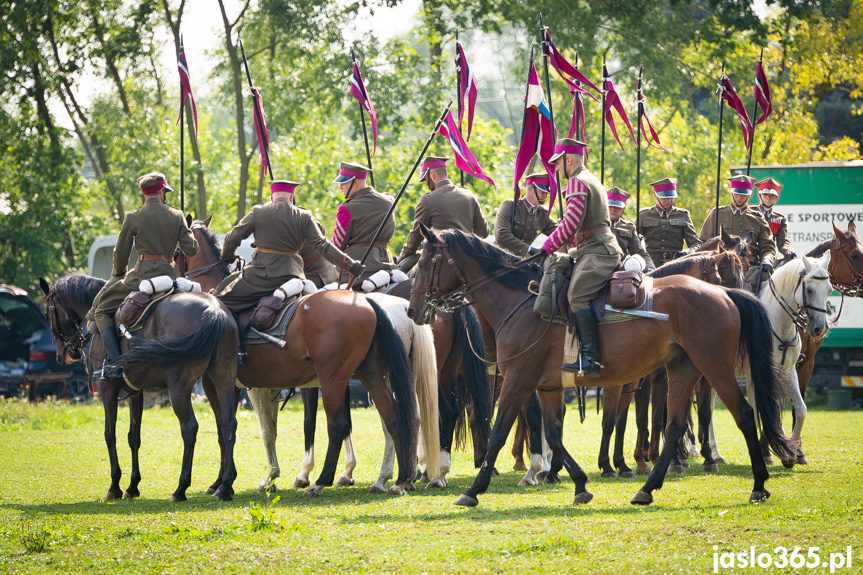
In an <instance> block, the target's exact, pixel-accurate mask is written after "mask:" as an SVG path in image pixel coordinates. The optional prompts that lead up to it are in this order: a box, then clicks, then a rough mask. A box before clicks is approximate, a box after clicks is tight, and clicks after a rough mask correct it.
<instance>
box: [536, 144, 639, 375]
mask: <svg viewBox="0 0 863 575" xmlns="http://www.w3.org/2000/svg"><path fill="white" fill-rule="evenodd" d="M586 151H587V144H585V143H584V142H579V141H577V140H571V139H569V138H564V139H561V140H557V142H555V145H554V155H553V156H552V157H551V158H550V160H549V163H553V164H554V165H555V169H556V170H557V173H558V174H560V175H562V176H563V177H564V178H566V179H567V180H569V181H568V182H567V185H566V212H565V213H564V215H563V220H561V222H560V225H559V226H558V227H557V229H556V230H555V231H554V232H553V233H552V234H551V235H550V236H549V237H548V239H547V240H545V244H544V245H543V249H544V250H545V252H546V253H547V254H553V253H554V252H555V251H556V250H557V249H558V248H559V247H560V246H561V245H563V244H564V243H566V242H568V243H569V244H571V245H572V246H573V247H572V249H570V250H569V255H570V257H572V258H573V260H574V264H573V269H572V282H571V283H570V284H569V293H568V294H567V296H568V297H569V306H570V309H571V310H572V313H573V314H574V315H575V326H576V328H577V329H578V337H579V339H580V340H581V360H582V361H581V364H582V365H581V367H582V369H583V373H582V372H581V371H579V364H578V363H565V364H563V366H562V367H561V369H563V370H565V371H573V372H576V373H579V374H582V375H587V376H591V377H597V376H599V370H600V369H601V368H602V364H601V363H600V353H599V338H598V337H597V334H596V323H597V318H596V316H595V315H594V313H593V309H592V308H591V307H590V302H591V301H592V300H593V298H595V297H596V295H597V294H598V293H599V291H600V290H601V289H602V288H603V287H604V286H605V284H606V283H608V279H609V277H611V274H612V272H613V271H614V269H615V268H616V267H617V264H619V263H620V260H621V258H622V256H623V254H622V252H621V251H620V247H619V246H618V245H617V240H616V239H615V238H614V234H613V233H612V231H611V222H610V221H609V218H608V200H607V198H606V195H605V188H603V187H602V184H601V183H600V182H599V180H597V179H596V176H594V175H593V174H591V173H590V172H589V171H588V170H587V168H585V167H584V153H585V152H586Z"/></svg>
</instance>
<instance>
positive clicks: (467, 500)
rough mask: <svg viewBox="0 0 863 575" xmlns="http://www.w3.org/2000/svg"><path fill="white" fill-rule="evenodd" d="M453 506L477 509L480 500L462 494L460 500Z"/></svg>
mask: <svg viewBox="0 0 863 575" xmlns="http://www.w3.org/2000/svg"><path fill="white" fill-rule="evenodd" d="M453 505H458V506H459V507H476V506H477V505H479V499H477V498H476V497H471V496H470V495H467V494H462V495H461V496H460V497H459V498H458V499H456V500H455V503H453Z"/></svg>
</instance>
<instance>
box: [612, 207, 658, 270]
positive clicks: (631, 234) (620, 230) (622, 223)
mask: <svg viewBox="0 0 863 575" xmlns="http://www.w3.org/2000/svg"><path fill="white" fill-rule="evenodd" d="M611 229H612V230H613V231H614V237H616V238H617V244H618V245H619V246H620V250H621V251H622V252H623V256H624V257H626V256H632V255H635V254H638V255H640V256H641V257H643V258H644V263H645V264H646V268H645V269H653V268H655V267H656V266H655V265H654V264H653V260H652V259H650V254H648V253H647V250H646V249H645V248H644V244H643V243H642V242H641V238H639V237H638V233H637V232H636V231H635V222H630V221H629V220H624V219H623V218H620V219H618V220H615V221H613V222H611Z"/></svg>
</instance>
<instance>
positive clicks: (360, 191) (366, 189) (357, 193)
mask: <svg viewBox="0 0 863 575" xmlns="http://www.w3.org/2000/svg"><path fill="white" fill-rule="evenodd" d="M371 190H372V187H371V186H366V187H364V188H360V189H359V190H357V191H356V192H354V195H353V196H351V198H350V199H349V200H345V202H349V201H351V200H353V199H355V198H356V197H358V196H360V195H365V194H366V193H368V192H369V191H371Z"/></svg>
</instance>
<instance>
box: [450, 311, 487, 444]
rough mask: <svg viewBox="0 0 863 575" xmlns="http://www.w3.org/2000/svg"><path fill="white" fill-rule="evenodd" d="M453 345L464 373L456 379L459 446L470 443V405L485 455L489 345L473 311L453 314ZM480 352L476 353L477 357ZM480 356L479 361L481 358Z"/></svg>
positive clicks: (456, 429) (457, 438)
mask: <svg viewBox="0 0 863 575" xmlns="http://www.w3.org/2000/svg"><path fill="white" fill-rule="evenodd" d="M453 320H454V322H455V325H454V327H453V342H454V343H455V344H456V345H458V346H459V348H460V349H461V356H462V360H461V364H462V371H461V373H459V375H458V377H457V378H456V382H455V384H456V395H457V397H458V408H459V414H458V419H457V420H456V424H455V445H456V447H457V448H461V447H463V446H464V445H465V443H466V441H467V427H468V426H467V405H468V403H470V404H472V405H473V410H474V417H475V419H476V423H477V425H478V426H479V429H478V431H479V436H478V439H479V440H480V441H481V443H482V445H480V446H478V447H479V448H480V449H481V451H482V452H483V453H485V448H486V447H487V446H488V438H489V436H490V435H491V411H492V401H491V392H490V390H489V385H488V370H487V369H486V363H485V361H484V360H485V344H484V342H483V338H482V327H480V324H479V318H478V317H477V315H476V311H474V309H473V308H472V307H465V308H462V309H460V310H457V311H456V312H455V313H454V314H453ZM474 351H476V353H474ZM477 355H478V356H479V357H477Z"/></svg>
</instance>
